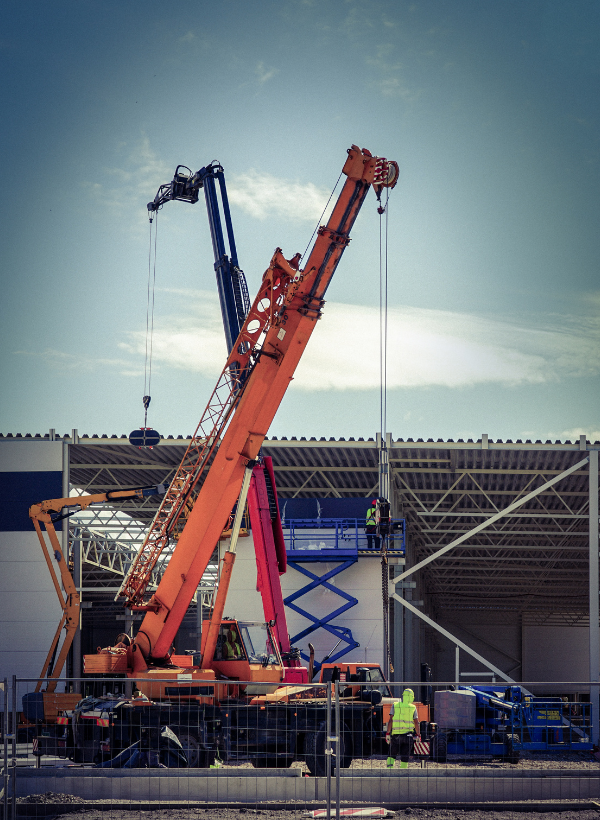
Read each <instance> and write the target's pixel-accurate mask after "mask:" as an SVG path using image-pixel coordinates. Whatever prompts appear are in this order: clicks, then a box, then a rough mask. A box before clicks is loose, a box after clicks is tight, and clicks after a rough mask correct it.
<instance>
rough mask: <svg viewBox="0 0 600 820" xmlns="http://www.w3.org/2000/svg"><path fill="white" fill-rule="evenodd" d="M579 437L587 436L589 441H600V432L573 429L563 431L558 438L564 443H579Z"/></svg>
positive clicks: (587, 429)
mask: <svg viewBox="0 0 600 820" xmlns="http://www.w3.org/2000/svg"><path fill="white" fill-rule="evenodd" d="M579 436H585V437H586V439H587V440H588V441H591V442H594V441H600V430H594V429H590V428H589V427H572V428H571V429H570V430H563V431H562V433H561V434H560V436H557V438H559V439H562V440H563V441H578V440H579Z"/></svg>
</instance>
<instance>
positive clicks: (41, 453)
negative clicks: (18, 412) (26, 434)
mask: <svg viewBox="0 0 600 820" xmlns="http://www.w3.org/2000/svg"><path fill="white" fill-rule="evenodd" d="M55 471H61V472H62V441H36V440H35V439H31V440H28V439H19V440H17V441H2V442H0V472H3V473H28V472H36V473H40V472H44V473H49V472H55ZM42 500H45V499H41V498H34V499H33V500H32V502H31V503H32V504H35V503H36V502H37V501H42Z"/></svg>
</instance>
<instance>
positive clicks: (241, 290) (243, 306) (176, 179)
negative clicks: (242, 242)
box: [148, 162, 250, 353]
mask: <svg viewBox="0 0 600 820" xmlns="http://www.w3.org/2000/svg"><path fill="white" fill-rule="evenodd" d="M217 182H218V183H219V193H220V204H221V206H222V212H223V220H224V221H225V228H226V232H227V243H228V245H229V254H227V247H226V245H225V236H224V233H223V225H222V219H221V212H220V209H219V194H218V193H217ZM201 188H202V189H203V190H204V198H205V200H206V210H207V211H208V224H209V227H210V235H211V238H212V245H213V253H214V256H215V272H216V274H217V288H218V291H219V301H220V304H221V313H222V315H223V326H224V328H225V341H226V343H227V352H228V353H231V350H232V348H233V346H234V344H235V341H236V339H237V337H238V336H239V333H240V329H241V327H242V325H243V324H244V319H245V318H246V314H247V313H248V310H249V309H250V298H249V296H248V287H247V285H246V277H245V276H244V272H243V271H242V270H241V268H240V266H239V264H238V258H237V250H236V247H235V237H234V235H233V225H232V223H231V213H230V210H229V198H228V196H227V187H226V185H225V174H224V172H223V167H222V166H221V165H220V163H218V162H211V163H210V165H207V166H205V167H204V168H200V170H199V171H196V173H192V171H191V170H190V169H189V168H187V167H186V166H185V165H178V166H177V168H176V170H175V174H174V176H173V179H172V180H171V182H167V183H166V184H165V185H161V186H160V188H159V189H158V192H157V194H156V196H155V197H154V199H153V201H152V202H149V203H148V211H149V213H150V219H151V220H152V215H153V213H154V212H155V211H158V210H159V209H160V208H162V206H163V205H164V204H165V202H169V201H171V200H177V201H179V202H191V203H192V204H193V203H195V202H198V197H199V192H200V189H201Z"/></svg>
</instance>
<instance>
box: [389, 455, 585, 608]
mask: <svg viewBox="0 0 600 820" xmlns="http://www.w3.org/2000/svg"><path fill="white" fill-rule="evenodd" d="M588 461H589V458H584V459H583V460H582V461H578V462H577V464H574V465H573V466H572V467H569V469H568V470H565V471H564V472H562V473H560V475H557V476H554V478H551V479H550V481H547V482H546V483H545V484H542V485H541V486H539V487H538V488H537V489H536V490H532V492H530V493H528V494H527V495H525V496H523V498H520V499H519V500H518V501H514V502H513V503H512V504H509V506H508V507H506V508H505V509H504V510H500V512H499V513H496V514H495V515H492V516H491V517H490V518H486V520H485V521H482V522H481V524H478V525H477V526H476V527H474V528H473V529H472V530H469V532H466V533H464V534H463V535H461V536H459V537H458V538H456V539H455V540H454V541H452V542H451V543H450V544H446V546H445V547H442V548H441V549H439V550H438V551H437V552H434V553H433V555H430V556H428V557H427V558H424V559H423V560H422V561H419V563H418V564H415V565H414V567H410V569H407V570H405V571H404V572H403V573H401V574H400V575H397V576H396V577H395V578H393V579H392V578H390V584H393V585H394V587H395V586H396V584H397V583H398V581H402V580H403V579H404V578H408V576H409V575H412V574H413V572H416V571H417V570H419V569H422V567H424V566H426V565H427V564H430V563H431V562H432V561H435V559H436V558H439V557H440V556H442V555H444V553H446V552H448V551H449V550H451V549H453V548H454V547H457V546H458V545H459V544H462V542H463V541H466V540H467V539H468V538H471V536H473V535H476V533H478V532H481V530H484V529H485V528H486V527H489V526H490V525H491V524H494V523H495V522H496V521H499V520H500V519H501V518H504V517H505V516H507V515H510V514H511V513H512V512H513V511H514V510H516V509H518V508H519V507H522V506H523V504H526V503H527V502H528V501H531V499H532V498H535V497H536V495H539V494H540V493H542V492H544V490H547V489H548V488H549V487H552V486H553V485H554V484H557V483H558V482H559V481H562V480H563V478H566V477H567V476H569V475H571V473H574V472H575V471H576V470H579V468H580V467H583V466H585V465H586V464H587V463H588ZM394 597H396V596H395V595H394ZM403 603H406V602H404V601H403Z"/></svg>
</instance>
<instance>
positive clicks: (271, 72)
mask: <svg viewBox="0 0 600 820" xmlns="http://www.w3.org/2000/svg"><path fill="white" fill-rule="evenodd" d="M254 73H255V74H256V77H257V79H258V82H259V83H260V84H261V85H262V84H263V83H266V82H268V80H272V79H273V77H274V76H275V75H276V74H278V73H279V69H278V68H266V67H265V64H264V63H263V61H262V60H261V61H260V62H259V63H258V64H257V66H256V68H255V69H254Z"/></svg>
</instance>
